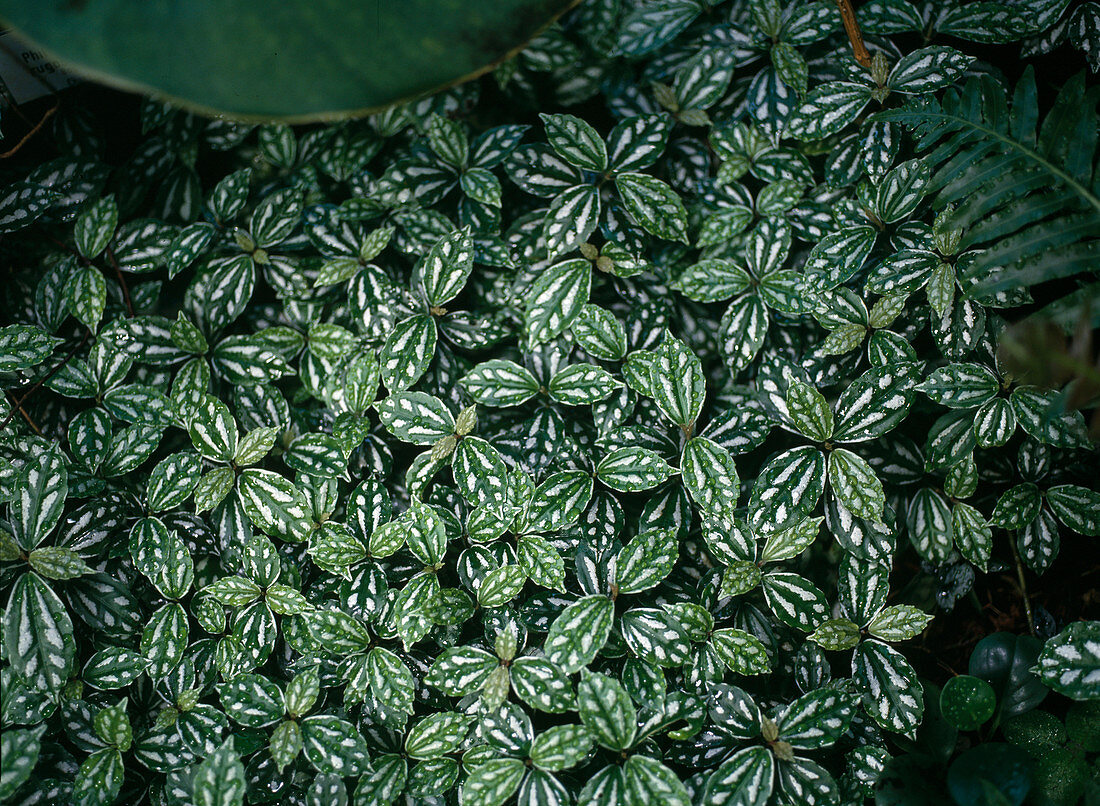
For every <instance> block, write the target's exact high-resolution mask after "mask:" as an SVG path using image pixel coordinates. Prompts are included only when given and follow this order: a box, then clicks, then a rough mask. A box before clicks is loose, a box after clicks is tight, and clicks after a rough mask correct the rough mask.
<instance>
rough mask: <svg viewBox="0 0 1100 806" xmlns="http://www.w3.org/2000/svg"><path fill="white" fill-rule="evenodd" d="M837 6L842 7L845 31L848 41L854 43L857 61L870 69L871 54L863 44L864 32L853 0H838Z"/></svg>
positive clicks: (853, 52)
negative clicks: (860, 27) (854, 8)
mask: <svg viewBox="0 0 1100 806" xmlns="http://www.w3.org/2000/svg"><path fill="white" fill-rule="evenodd" d="M836 6H837V8H839V9H840V19H841V21H842V22H843V23H844V32H845V33H846V34H848V41H849V42H851V43H852V55H853V56H855V58H856V61H857V62H859V63H860V64H861V65H863V66H864V67H866V68H868V69H870V68H871V54H870V53H869V52H868V50H867V46H866V45H864V44H863V32H862V31H861V30H860V29H859V21H858V20H857V19H856V12H855V11H854V10H853V9H852V2H851V0H836Z"/></svg>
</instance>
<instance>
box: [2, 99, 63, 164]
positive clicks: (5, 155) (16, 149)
mask: <svg viewBox="0 0 1100 806" xmlns="http://www.w3.org/2000/svg"><path fill="white" fill-rule="evenodd" d="M57 110H58V104H54V105H53V106H51V107H50V108H49V109H47V110H46V114H44V115H43V116H42V119H41V120H40V121H38V123H36V124H34V128H32V129H31V130H30V131H29V132H27V133H26V134H24V135H23V138H22V139H21V140H20V141H19V142H18V143H16V144H15V146H14V147H12V148H9V149H8V150H7V151H5V152H4V153H3V154H0V159H2V160H6V159H8V158H9V157H14V156H15V155H16V154H18V153H19V149H21V148H22V147H23V146H24V145H26V144H27V142H28V141H29V140H30V139H31V138H32V137H34V136H35V135H36V134H38V132H39V131H41V129H42V127H43V126H44V125H45V124H46V121H47V120H49V119H50V118H51V117H53V114H54V112H56V111H57Z"/></svg>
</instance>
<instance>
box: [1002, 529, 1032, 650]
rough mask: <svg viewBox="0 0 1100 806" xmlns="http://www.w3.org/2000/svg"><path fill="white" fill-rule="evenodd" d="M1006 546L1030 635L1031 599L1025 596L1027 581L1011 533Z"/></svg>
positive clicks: (1018, 551) (1014, 536)
mask: <svg viewBox="0 0 1100 806" xmlns="http://www.w3.org/2000/svg"><path fill="white" fill-rule="evenodd" d="M1008 545H1009V547H1010V548H1011V549H1012V559H1013V561H1015V563H1016V579H1017V580H1018V581H1019V583H1020V595H1021V596H1023V598H1024V613H1025V614H1026V615H1027V628H1028V630H1030V631H1031V634H1032V635H1036V633H1035V616H1034V615H1033V614H1032V612H1031V599H1029V598H1028V595H1027V581H1026V580H1025V579H1024V564H1023V562H1022V561H1021V560H1020V550H1019V549H1018V548H1016V535H1015V533H1014V532H1013V533H1011V534H1009V536H1008Z"/></svg>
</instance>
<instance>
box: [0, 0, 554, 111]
mask: <svg viewBox="0 0 1100 806" xmlns="http://www.w3.org/2000/svg"><path fill="white" fill-rule="evenodd" d="M570 5H572V2H571V0H495V2H492V3H477V4H472V3H464V2H459V0H405V2H400V3H396V2H381V0H372V2H367V1H366V0H330V1H329V2H321V3H318V2H314V0H282V2H278V3H270V2H267V0H157V2H140V3H135V2H131V0H100V2H94V3H85V2H71V1H70V0H0V16H2V17H3V18H4V20H5V21H6V22H8V23H10V24H11V25H12V26H13V27H15V28H16V29H18V30H19V31H20V32H21V33H22V34H23V35H25V36H26V37H28V38H29V39H31V40H33V41H34V42H36V43H37V44H39V45H41V46H42V47H43V48H46V49H47V50H49V51H52V53H53V54H54V55H56V56H58V57H59V58H60V59H61V60H62V61H63V62H65V63H66V66H69V67H72V68H73V69H74V70H75V71H76V72H82V73H85V74H88V75H90V76H93V77H94V78H96V79H97V80H101V81H105V82H108V83H111V84H115V85H118V86H121V87H125V88H131V89H135V88H136V89H141V90H145V91H151V92H154V93H156V94H160V95H166V96H169V97H172V98H173V99H175V101H176V102H177V103H179V104H182V105H184V106H188V107H191V108H195V109H199V110H204V111H217V112H222V113H225V114H228V115H231V116H233V117H242V118H269V117H283V118H292V119H295V120H316V119H319V118H326V117H333V116H338V115H341V114H344V113H349V112H352V111H361V112H362V111H366V110H370V109H377V108H379V107H384V106H388V105H390V104H393V103H396V102H399V101H402V100H405V99H408V98H412V97H416V96H419V95H423V94H425V93H427V92H429V91H431V90H435V89H439V88H441V87H443V86H446V85H449V84H454V83H456V82H459V81H462V80H465V79H467V78H471V77H473V76H475V75H478V74H480V73H481V72H484V71H485V70H487V69H488V68H489V67H491V66H492V65H493V64H494V63H496V62H499V61H500V60H502V59H503V58H505V57H506V56H507V55H508V54H509V53H511V52H512V51H514V50H515V49H517V48H518V47H519V46H520V45H522V44H523V43H524V42H526V41H527V40H528V39H530V38H531V37H532V36H533V35H534V34H535V33H536V32H537V31H538V30H539V29H540V28H542V27H543V26H544V25H546V24H547V23H548V22H549V21H550V20H551V19H552V18H553V17H554V16H556V15H557V14H559V13H561V12H562V11H563V10H565V9H566V8H567V7H568V6H570Z"/></svg>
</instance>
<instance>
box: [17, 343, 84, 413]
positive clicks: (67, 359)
mask: <svg viewBox="0 0 1100 806" xmlns="http://www.w3.org/2000/svg"><path fill="white" fill-rule="evenodd" d="M90 333H91V331H90V330H89V331H87V332H85V333H84V338H82V339H81V340H80V341H79V342H78V343H77V345H76V346H75V347H73V349H72V350H70V351H69V354H68V355H67V356H65V358H64V359H62V360H61V363H59V364H58V365H57V366H56V367H54V368H53V369H51V370H50V371H49V372H48V373H46V375H45V376H44V377H43V378H42V380H40V381H39V382H38V383H36V384H35V385H34V386H32V387H31V388H30V389H28V390H27V391H26V392H24V393H23V396H22V397H21V398H19V399H18V400H16V401H15V405H14V406H13V407H12V410H11V411H10V412H9V413H8V416H7V417H6V418H4V422H2V423H0V431H3V430H4V429H5V428H7V427H8V423H10V422H11V421H12V418H14V417H15V413H16V412H17V411H23V404H24V403H26V402H27V399H28V398H29V397H30V396H31V395H33V394H34V393H35V392H37V391H38V389H39V388H40V387H41V386H42V384H44V383H45V382H46V381H48V380H49V379H50V378H52V377H53V376H54V375H56V374H57V373H58V372H60V371H61V368H62V367H64V366H65V365H66V364H68V363H69V362H70V361H72V360H73V356H75V355H76V352H77V350H79V349H80V348H81V347H83V346H84V343H85V342H86V341H88V335H89V334H90ZM12 398H13V399H14V398H15V395H12ZM23 416H24V417H26V416H27V414H26V412H23ZM27 420H28V422H30V418H27ZM31 425H34V424H33V423H31ZM39 433H41V432H39Z"/></svg>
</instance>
